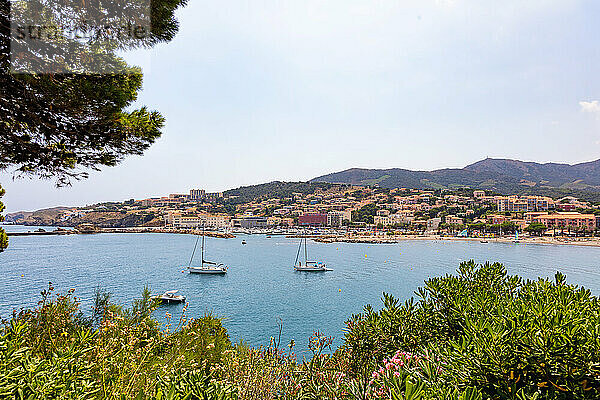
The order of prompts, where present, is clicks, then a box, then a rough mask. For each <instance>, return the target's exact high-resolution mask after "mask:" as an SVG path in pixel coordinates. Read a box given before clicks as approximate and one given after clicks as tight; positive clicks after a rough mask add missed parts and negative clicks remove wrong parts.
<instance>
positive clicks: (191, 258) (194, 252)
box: [188, 235, 198, 267]
mask: <svg viewBox="0 0 600 400" xmlns="http://www.w3.org/2000/svg"><path fill="white" fill-rule="evenodd" d="M196 247H198V236H197V235H196V244H194V251H192V256H191V257H190V262H189V264H188V267H190V266H191V265H192V260H193V259H194V254H196Z"/></svg>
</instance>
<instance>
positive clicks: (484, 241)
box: [479, 239, 488, 243]
mask: <svg viewBox="0 0 600 400" xmlns="http://www.w3.org/2000/svg"><path fill="white" fill-rule="evenodd" d="M479 243H488V241H487V240H485V239H483V240H480V241H479Z"/></svg>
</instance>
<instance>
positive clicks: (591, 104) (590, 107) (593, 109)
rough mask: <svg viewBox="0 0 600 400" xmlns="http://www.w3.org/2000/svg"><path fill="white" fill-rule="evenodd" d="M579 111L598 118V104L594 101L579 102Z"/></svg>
mask: <svg viewBox="0 0 600 400" xmlns="http://www.w3.org/2000/svg"><path fill="white" fill-rule="evenodd" d="M579 105H580V106H581V111H583V112H588V113H593V114H597V115H598V116H599V117H600V102H598V100H594V101H580V102H579Z"/></svg>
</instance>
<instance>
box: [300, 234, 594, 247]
mask: <svg viewBox="0 0 600 400" xmlns="http://www.w3.org/2000/svg"><path fill="white" fill-rule="evenodd" d="M290 237H301V236H300V235H298V236H290ZM307 237H308V238H311V239H313V240H314V241H315V242H319V243H366V244H394V243H400V242H403V241H408V240H427V241H458V242H460V241H464V242H481V241H482V240H486V241H487V242H488V243H507V244H525V245H557V246H587V247H600V238H576V239H559V238H545V237H527V238H520V239H519V240H518V242H516V243H515V241H514V239H513V238H508V237H504V238H485V239H484V238H476V237H447V236H437V235H435V236H417V235H401V236H391V237H383V236H362V237H354V236H343V237H339V236H338V237H335V236H326V237H324V236H316V235H307Z"/></svg>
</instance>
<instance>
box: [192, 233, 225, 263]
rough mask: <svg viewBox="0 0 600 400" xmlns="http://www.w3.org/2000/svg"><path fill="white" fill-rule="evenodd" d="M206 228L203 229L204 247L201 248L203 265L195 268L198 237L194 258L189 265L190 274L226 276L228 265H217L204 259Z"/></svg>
mask: <svg viewBox="0 0 600 400" xmlns="http://www.w3.org/2000/svg"><path fill="white" fill-rule="evenodd" d="M204 238H205V236H204V227H203V228H202V246H201V254H202V263H201V264H200V266H193V265H192V261H193V260H194V254H195V253H196V248H197V247H198V239H199V237H198V236H196V244H195V245H194V251H192V256H191V257H190V262H189V264H188V267H187V269H188V272H189V273H190V274H209V275H224V274H226V273H227V265H225V264H221V263H216V262H212V261H206V260H205V259H204Z"/></svg>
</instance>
